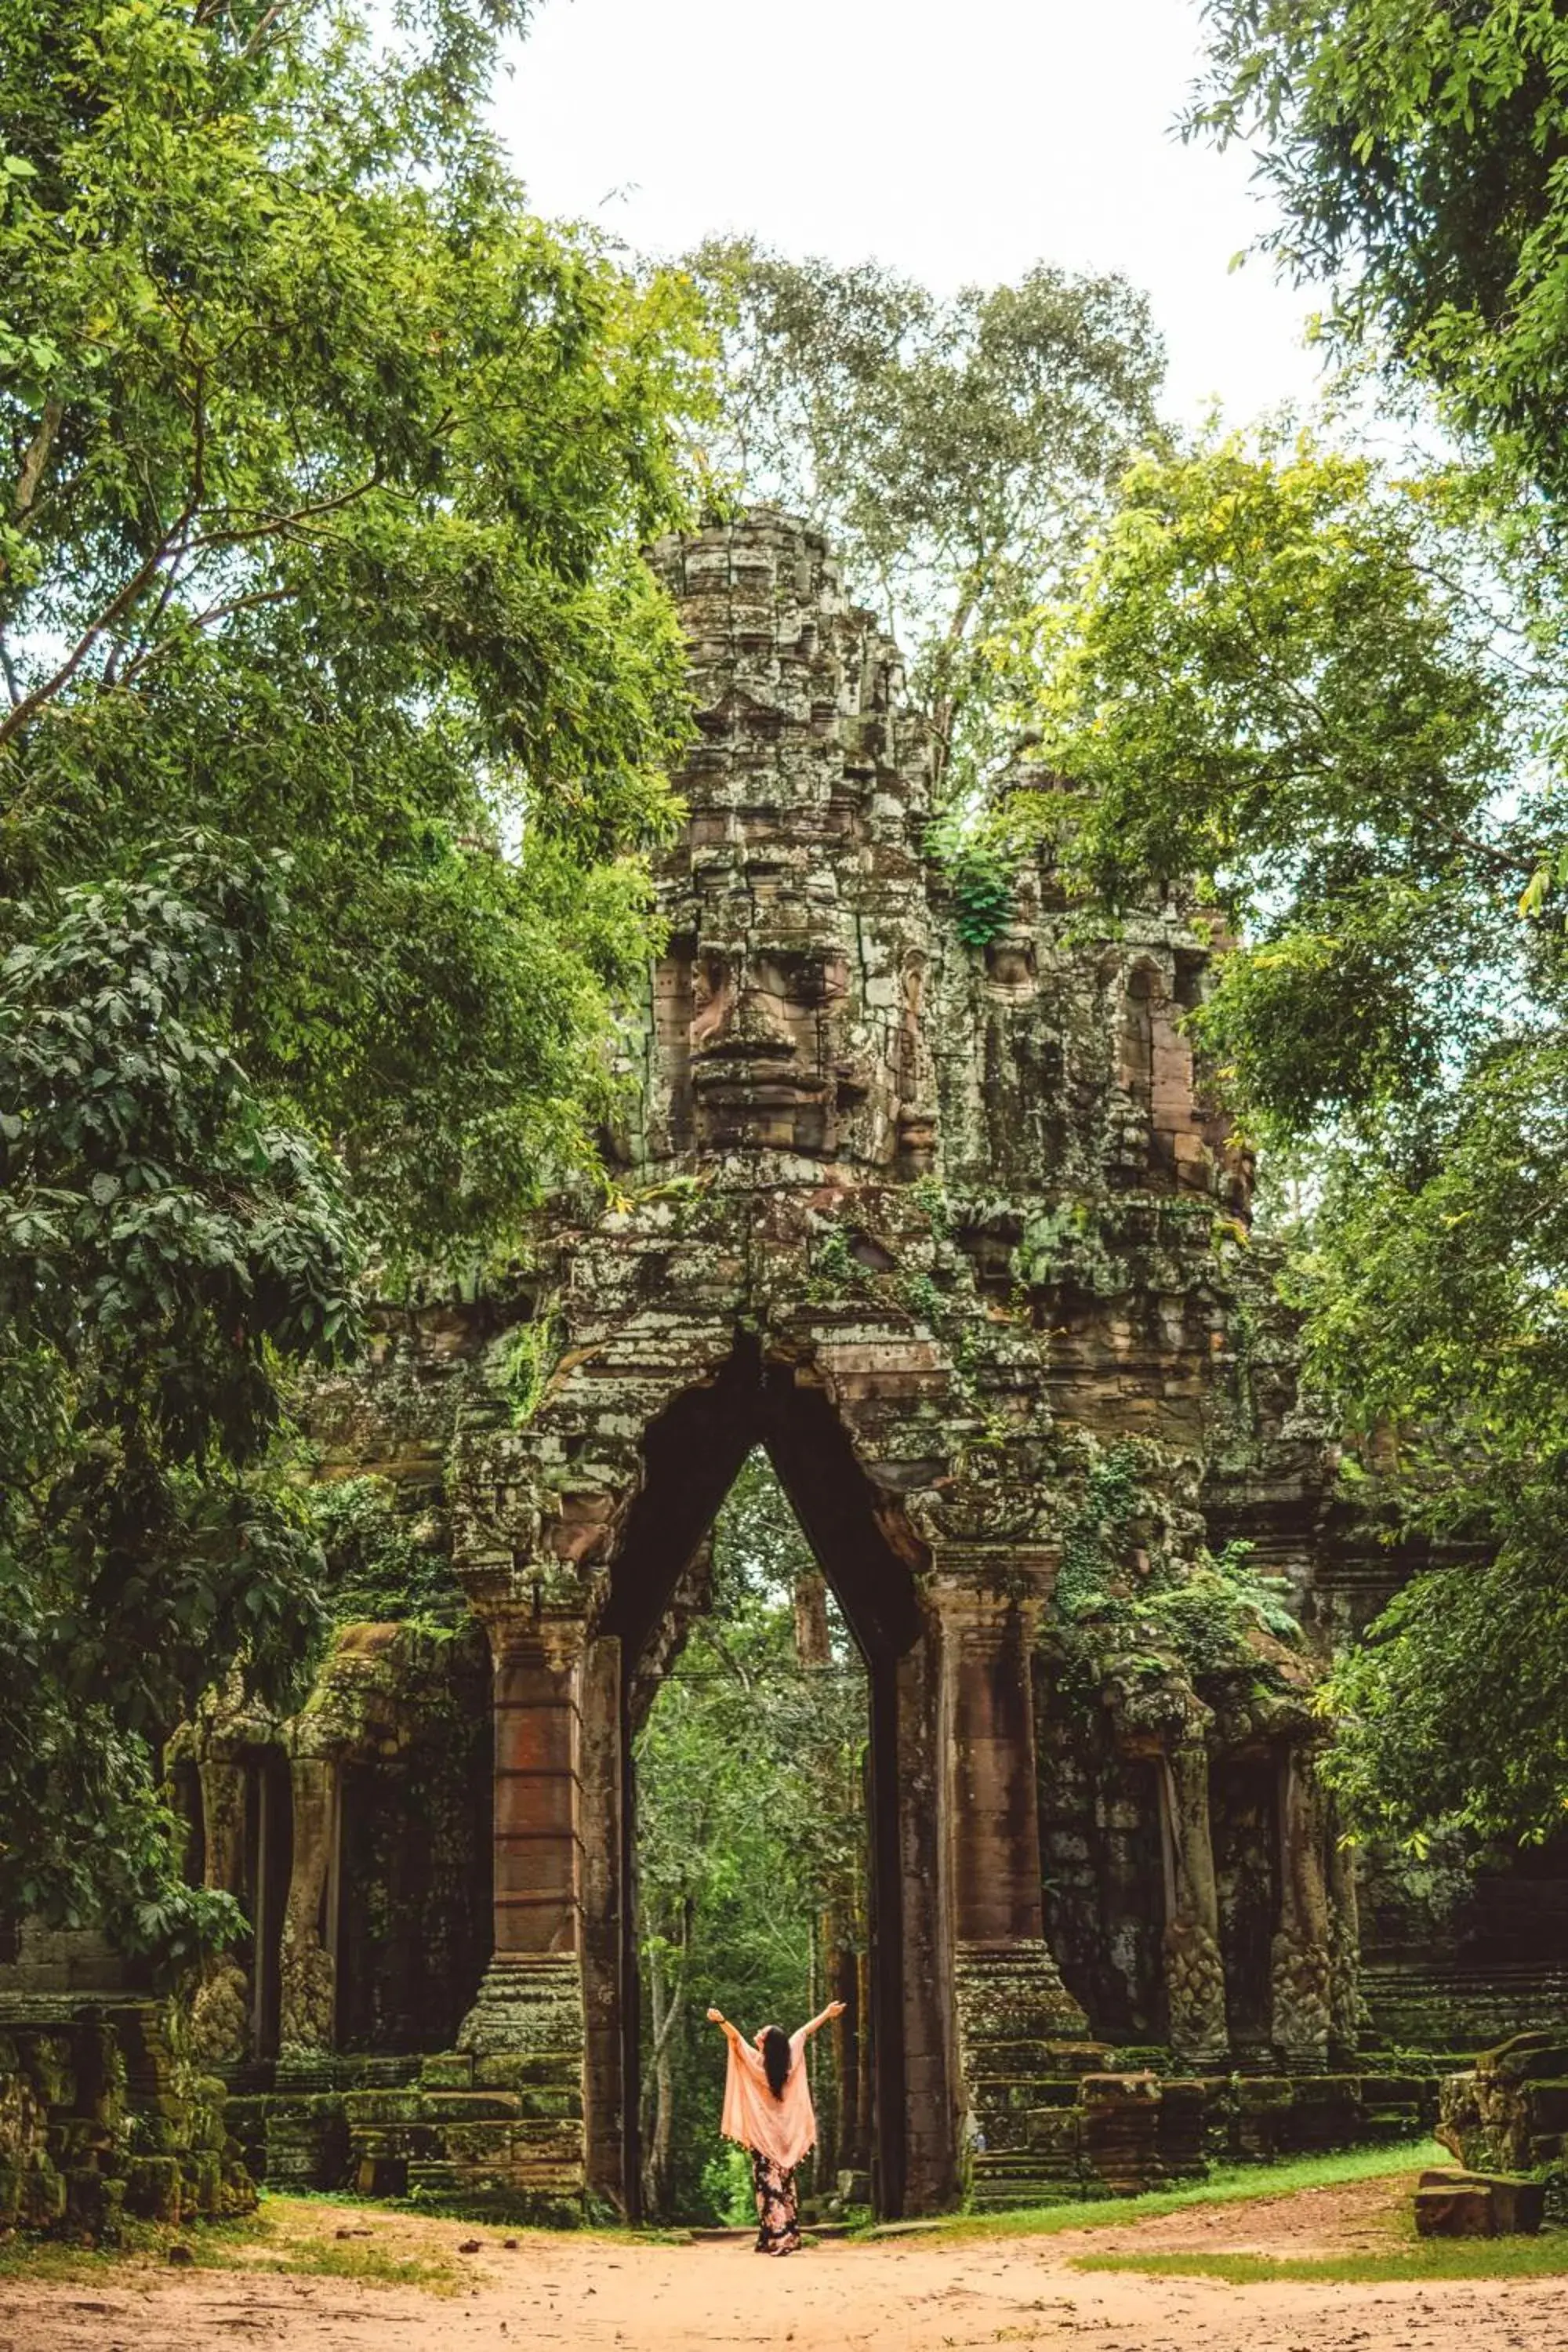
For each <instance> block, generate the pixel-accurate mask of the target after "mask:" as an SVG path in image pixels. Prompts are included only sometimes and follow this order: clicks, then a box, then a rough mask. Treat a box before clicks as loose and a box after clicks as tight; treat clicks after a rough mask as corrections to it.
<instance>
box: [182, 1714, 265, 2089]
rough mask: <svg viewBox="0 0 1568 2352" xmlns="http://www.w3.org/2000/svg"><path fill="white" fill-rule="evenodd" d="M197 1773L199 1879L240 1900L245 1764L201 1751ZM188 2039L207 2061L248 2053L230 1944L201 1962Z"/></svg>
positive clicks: (243, 1994)
mask: <svg viewBox="0 0 1568 2352" xmlns="http://www.w3.org/2000/svg"><path fill="white" fill-rule="evenodd" d="M196 1777H197V1780H198V1781H199V1782H200V1786H201V1801H202V1836H203V1841H204V1847H205V1864H204V1867H203V1871H202V1884H203V1885H205V1886H209V1887H211V1888H213V1889H214V1890H215V1891H216V1893H218V1894H222V1895H233V1896H234V1898H235V1900H236V1902H237V1903H244V1902H245V1901H246V1900H247V1895H248V1891H249V1890H248V1885H247V1880H248V1870H247V1861H248V1857H247V1853H246V1838H245V1815H246V1774H245V1765H244V1763H243V1761H241V1760H238V1759H233V1758H229V1757H221V1756H211V1755H209V1756H204V1757H203V1758H202V1759H201V1761H200V1763H199V1764H198V1766H197V1768H196ZM191 2042H192V2047H193V2049H194V2051H195V2054H196V2056H197V2057H198V2058H199V2059H200V2060H201V2061H202V2063H203V2064H204V2065H207V2066H224V2065H236V2064H237V2063H239V2061H240V2060H241V2059H243V2058H246V2057H247V2056H248V2055H249V2054H250V2044H251V2018H250V1979H249V1977H248V1976H247V1972H246V1970H245V1969H243V1968H242V1967H241V1966H240V1964H239V1961H238V1960H237V1958H236V1957H235V1955H234V1952H233V1950H232V1949H230V1950H229V1951H226V1952H224V1953H222V1954H220V1955H219V1957H218V1958H216V1959H215V1960H209V1961H207V1962H206V1963H205V1965H204V1968H203V1971H202V1981H201V1983H200V1984H199V1985H198V1986H197V1988H196V1992H195V1999H194V2000H193V2001H192V2004H191Z"/></svg>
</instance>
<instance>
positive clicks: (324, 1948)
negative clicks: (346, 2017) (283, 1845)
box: [278, 1756, 340, 2057]
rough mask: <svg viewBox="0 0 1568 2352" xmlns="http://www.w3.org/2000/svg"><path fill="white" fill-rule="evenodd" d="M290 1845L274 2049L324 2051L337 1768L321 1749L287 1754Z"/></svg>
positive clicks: (329, 2006) (332, 2021)
mask: <svg viewBox="0 0 1568 2352" xmlns="http://www.w3.org/2000/svg"><path fill="white" fill-rule="evenodd" d="M289 1793H290V1796H291V1799H292V1802H293V1815H294V1846H293V1856H292V1861H291V1863H290V1865H289V1899H288V1901H287V1903H286V1904H285V1906H284V1911H283V1936H282V1943H281V1947H280V1949H279V1963H278V1969H279V1986H280V1992H281V2008H280V2016H279V2032H278V2039H279V2045H280V2048H281V2051H282V2053H284V2054H285V2055H287V2056H290V2057H293V2056H299V2055H301V2054H303V2053H316V2052H319V2051H327V2050H331V2048H332V2046H333V2044H334V2042H335V2041H336V2038H337V2035H336V2024H337V1958H336V1954H335V1953H334V1952H333V1950H332V1948H331V1937H330V1934H329V1933H328V1927H329V1921H330V1917H331V1911H332V1908H333V1905H332V1900H331V1893H332V1882H333V1880H334V1879H335V1877H336V1874H337V1862H338V1830H339V1818H340V1801H339V1800H340V1773H339V1769H338V1766H337V1763H336V1761H335V1760H334V1759H331V1758H330V1757H325V1756H294V1757H290V1759H289Z"/></svg>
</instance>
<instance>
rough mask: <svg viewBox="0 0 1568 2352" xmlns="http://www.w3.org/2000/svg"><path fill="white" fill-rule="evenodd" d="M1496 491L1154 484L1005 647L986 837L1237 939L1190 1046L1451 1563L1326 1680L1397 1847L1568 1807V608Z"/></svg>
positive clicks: (1131, 482)
mask: <svg viewBox="0 0 1568 2352" xmlns="http://www.w3.org/2000/svg"><path fill="white" fill-rule="evenodd" d="M1485 492H1486V486H1484V485H1483V486H1479V485H1478V484H1476V483H1475V482H1474V481H1473V480H1470V479H1468V478H1463V477H1446V478H1427V479H1415V478H1409V479H1401V478H1394V477H1393V476H1392V475H1390V474H1388V473H1387V472H1385V471H1383V470H1381V469H1380V468H1379V467H1376V466H1374V465H1373V464H1371V463H1370V462H1368V461H1367V460H1365V459H1363V458H1359V457H1345V456H1343V455H1341V454H1338V453H1335V452H1332V451H1328V450H1324V449H1321V448H1320V447H1318V446H1315V445H1313V444H1312V443H1311V442H1310V441H1309V440H1305V439H1303V440H1300V441H1298V442H1296V443H1289V442H1280V441H1268V440H1265V441H1264V442H1263V444H1262V445H1261V446H1258V447H1257V448H1248V447H1247V446H1244V445H1243V444H1242V443H1240V442H1239V441H1237V440H1235V439H1232V440H1228V441H1221V442H1216V443H1214V444H1211V445H1210V446H1206V447H1205V448H1203V449H1200V450H1199V451H1197V452H1196V453H1194V454H1193V455H1191V456H1189V457H1183V458H1179V459H1174V460H1163V461H1161V460H1150V461H1148V462H1146V463H1144V464H1143V465H1142V466H1140V467H1136V468H1135V469H1134V470H1133V472H1132V473H1131V476H1130V477H1129V479H1128V482H1127V484H1126V486H1125V488H1124V493H1123V501H1122V505H1121V509H1120V510H1119V512H1118V514H1117V516H1116V518H1115V520H1114V521H1113V523H1112V524H1111V526H1110V530H1108V531H1107V533H1106V535H1105V537H1104V540H1103V541H1102V543H1101V544H1100V547H1099V549H1098V550H1097V551H1096V552H1095V554H1094V556H1093V558H1092V560H1091V562H1089V565H1088V567H1087V568H1086V571H1085V572H1084V575H1083V579H1082V582H1081V584H1080V589H1079V593H1078V595H1077V596H1076V597H1075V598H1074V599H1073V600H1072V601H1071V602H1069V603H1068V604H1066V605H1065V606H1064V607H1061V608H1058V609H1057V610H1056V611H1054V612H1052V613H1050V614H1047V615H1046V616H1045V617H1044V618H1043V620H1042V622H1041V624H1040V627H1039V631H1038V634H1037V636H1036V638H1035V639H1034V640H1033V642H1032V644H1031V646H1030V647H1029V649H1028V652H1027V655H1026V656H1025V657H1022V674H1023V675H1025V676H1026V677H1032V678H1033V679H1034V681H1035V688H1034V695H1033V699H1032V702H1031V703H1030V706H1029V707H1030V708H1031V709H1032V710H1033V711H1034V713H1035V715H1036V718H1037V723H1038V725H1039V727H1040V730H1041V733H1042V737H1043V743H1042V754H1043V757H1044V758H1045V760H1046V761H1047V765H1048V766H1049V767H1050V768H1052V769H1054V771H1055V772H1056V773H1057V774H1058V776H1059V778H1060V779H1061V780H1062V783H1063V786H1064V789H1063V790H1061V791H1059V792H1056V793H1046V794H1043V795H1040V796H1038V797H1037V799H1036V800H1035V801H1034V802H1033V803H1030V802H1029V801H1028V800H1026V799H1024V800H1021V801H1019V802H1018V803H1017V804H1016V805H1015V806H1014V807H1013V808H1012V809H1010V810H1008V811H1005V812H1004V813H1003V814H1002V816H1001V817H1000V818H999V819H998V824H1000V825H1001V826H1002V827H1003V828H1004V829H1005V827H1006V826H1009V825H1010V826H1012V827H1013V828H1015V829H1016V831H1019V832H1026V831H1028V830H1030V829H1033V831H1035V832H1036V833H1040V832H1046V833H1048V834H1050V835H1052V836H1053V837H1055V838H1057V839H1058V840H1059V841H1060V843H1061V844H1062V850H1063V856H1064V857H1065V859H1066V861H1067V863H1068V866H1069V869H1070V870H1072V871H1074V872H1076V874H1077V877H1078V880H1079V887H1081V888H1082V889H1084V890H1085V891H1086V892H1092V893H1093V894H1095V895H1097V896H1099V897H1100V898H1109V899H1110V901H1111V902H1112V904H1113V905H1114V904H1116V903H1118V902H1121V903H1125V901H1126V900H1127V899H1128V898H1129V897H1130V896H1132V895H1135V894H1138V893H1142V892H1147V891H1148V890H1149V888H1150V887H1155V888H1158V887H1160V885H1159V881H1158V877H1161V876H1166V877H1182V876H1184V875H1187V874H1190V873H1197V874H1198V875H1200V876H1201V877H1203V879H1204V881H1205V883H1206V885H1207V887H1209V888H1210V890H1211V891H1212V892H1213V893H1214V894H1215V898H1216V899H1217V901H1218V906H1219V908H1220V909H1222V910H1223V912H1224V915H1225V916H1226V919H1227V921H1228V923H1229V924H1230V925H1231V926H1233V927H1235V929H1237V932H1238V933H1239V939H1238V940H1237V942H1236V943H1233V944H1232V945H1231V946H1230V948H1229V950H1228V951H1227V952H1226V954H1225V955H1224V957H1223V959H1222V961H1221V964H1220V967H1219V979H1218V984H1217V987H1216V988H1215V992H1214V993H1213V995H1212V996H1211V998H1210V1000H1209V1001H1208V1002H1207V1003H1205V1005H1204V1006H1203V1007H1202V1008H1201V1009H1200V1011H1199V1012H1198V1013H1197V1014H1196V1016H1195V1021H1194V1026H1195V1029H1196V1031H1197V1033H1198V1034H1199V1036H1200V1038H1201V1039H1202V1040H1203V1042H1204V1043H1205V1045H1206V1046H1207V1048H1208V1049H1209V1051H1210V1052H1211V1053H1212V1054H1213V1055H1214V1056H1215V1059H1216V1060H1217V1062H1218V1063H1219V1064H1220V1065H1221V1066H1222V1067H1223V1068H1224V1069H1225V1071H1226V1074H1227V1076H1228V1082H1229V1085H1230V1087H1231V1090H1232V1093H1233V1096H1234V1098H1235V1100H1236V1102H1237V1107H1238V1109H1239V1111H1240V1113H1241V1115H1242V1117H1243V1118H1244V1119H1245V1120H1246V1121H1247V1124H1248V1125H1249V1126H1250V1128H1251V1129H1252V1131H1253V1132H1254V1134H1255V1135H1257V1136H1258V1137H1259V1138H1260V1139H1262V1140H1263V1141H1264V1142H1265V1143H1266V1144H1268V1145H1270V1146H1272V1148H1273V1149H1274V1150H1275V1152H1276V1153H1277V1154H1279V1155H1283V1156H1284V1157H1285V1158H1286V1160H1287V1162H1289V1159H1290V1158H1291V1156H1292V1155H1293V1156H1295V1158H1296V1159H1297V1160H1298V1161H1300V1160H1302V1159H1304V1160H1306V1162H1307V1164H1308V1166H1309V1168H1310V1176H1311V1184H1310V1193H1311V1195H1312V1197H1313V1199H1314V1200H1315V1207H1314V1209H1313V1212H1312V1213H1311V1215H1310V1218H1309V1219H1307V1220H1306V1221H1305V1222H1304V1223H1302V1224H1301V1225H1300V1226H1299V1227H1298V1228H1297V1229H1296V1230H1295V1231H1294V1232H1293V1233H1292V1234H1290V1236H1289V1239H1290V1240H1291V1243H1292V1244H1293V1247H1292V1255H1291V1260H1290V1264H1289V1270H1288V1274H1287V1276H1286V1279H1287V1283H1288V1286H1289V1289H1290V1291H1291V1293H1292V1295H1293V1296H1294V1297H1295V1298H1296V1299H1297V1300H1298V1302H1299V1303H1300V1305H1301V1306H1302V1307H1303V1308H1304V1309H1305V1312H1306V1318H1307V1320H1306V1334H1307V1341H1308V1350H1309V1368H1310V1373H1311V1374H1312V1376H1313V1377H1314V1378H1315V1379H1316V1380H1317V1381H1319V1382H1320V1383H1321V1384H1322V1385H1323V1386H1324V1387H1325V1388H1326V1389H1327V1390H1328V1391H1330V1392H1331V1394H1332V1395H1333V1396H1334V1397H1335V1398H1336V1399H1337V1400H1338V1402H1339V1403H1340V1405H1341V1407H1342V1410H1343V1412H1344V1413H1345V1415H1346V1418H1347V1423H1348V1424H1349V1427H1350V1429H1351V1431H1352V1433H1356V1432H1359V1433H1360V1434H1361V1436H1362V1437H1363V1439H1368V1440H1370V1437H1371V1435H1372V1433H1373V1430H1374V1429H1376V1428H1378V1427H1379V1425H1381V1429H1382V1443H1381V1444H1380V1447H1379V1449H1378V1451H1379V1452H1380V1453H1384V1452H1386V1448H1387V1445H1388V1444H1389V1443H1393V1444H1395V1445H1396V1446H1397V1449H1398V1453H1399V1471H1400V1475H1399V1477H1398V1479H1397V1480H1396V1481H1395V1482H1394V1490H1393V1492H1392V1494H1391V1495H1389V1496H1386V1497H1384V1500H1385V1503H1386V1506H1387V1507H1388V1509H1389V1510H1390V1512H1391V1513H1393V1514H1394V1516H1395V1521H1396V1524H1403V1525H1404V1526H1405V1527H1406V1528H1415V1529H1416V1530H1418V1531H1423V1532H1425V1533H1426V1535H1428V1536H1430V1537H1434V1538H1442V1539H1443V1543H1444V1545H1445V1546H1447V1548H1449V1549H1453V1548H1455V1547H1458V1549H1459V1558H1460V1560H1461V1564H1460V1565H1459V1566H1457V1567H1455V1568H1453V1569H1449V1570H1441V1571H1434V1573H1433V1574H1431V1575H1429V1576H1427V1577H1426V1578H1424V1579H1422V1580H1419V1581H1418V1582H1417V1583H1415V1585H1413V1586H1412V1587H1411V1588H1410V1589H1409V1590H1408V1591H1406V1592H1405V1594H1404V1595H1403V1596H1402V1598H1401V1600H1400V1601H1399V1602H1398V1603H1397V1604H1396V1605H1395V1607H1394V1610H1393V1611H1392V1612H1390V1614H1389V1616H1388V1618H1387V1619H1386V1620H1385V1621H1384V1622H1383V1623H1382V1624H1381V1625H1380V1626H1379V1627H1378V1628H1376V1629H1374V1633H1373V1641H1372V1643H1371V1646H1370V1647H1369V1648H1368V1649H1367V1650H1366V1651H1365V1652H1363V1654H1360V1655H1359V1656H1357V1657H1354V1658H1352V1659H1351V1660H1350V1661H1348V1662H1347V1663H1346V1664H1344V1665H1343V1666H1342V1669H1341V1673H1340V1677H1339V1680H1338V1683H1337V1685H1336V1689H1335V1696H1336V1697H1337V1700H1338V1702H1339V1704H1340V1706H1341V1708H1342V1721H1341V1725H1340V1729H1339V1744H1338V1748H1337V1752H1336V1758H1335V1759H1334V1760H1333V1762H1332V1763H1331V1768H1330V1769H1331V1774H1332V1775H1333V1776H1334V1777H1336V1778H1337V1780H1338V1781H1339V1785H1340V1786H1341V1788H1342V1790H1343V1791H1344V1792H1345V1794H1346V1796H1347V1798H1348V1799H1349V1800H1351V1801H1352V1803H1353V1804H1354V1806H1355V1808H1356V1809H1357V1811H1358V1812H1359V1815H1360V1817H1361V1819H1362V1820H1363V1822H1375V1823H1377V1824H1378V1825H1380V1826H1382V1827H1384V1828H1391V1829H1393V1830H1394V1831H1396V1832H1399V1833H1400V1834H1402V1835H1406V1836H1409V1835H1419V1834H1421V1833H1423V1832H1425V1831H1426V1830H1427V1829H1429V1828H1430V1827H1431V1826H1432V1825H1433V1824H1434V1823H1435V1822H1436V1821H1437V1820H1439V1819H1442V1818H1452V1817H1455V1816H1458V1817H1459V1818H1461V1819H1463V1820H1464V1821H1465V1822H1466V1823H1467V1824H1468V1826H1469V1827H1470V1828H1471V1829H1473V1830H1477V1831H1488V1832H1492V1831H1506V1832H1510V1833H1512V1834H1516V1835H1517V1834H1541V1833H1543V1832H1544V1831H1545V1830H1546V1829H1547V1828H1548V1827H1550V1826H1552V1825H1554V1824H1555V1823H1556V1822H1559V1821H1560V1820H1561V1816H1562V1810H1563V1803H1564V1801H1568V1640H1565V1639H1564V1627H1563V1611H1562V1601H1561V1582H1562V1574H1561V1569H1562V1546H1561V1536H1560V1525H1561V1516H1562V1495H1563V1485H1564V1481H1565V1479H1568V1418H1565V1416H1564V1412H1563V1396H1564V1393H1565V1392H1568V1391H1565V1388H1564V1373H1565V1371H1568V1358H1565V1355H1564V1349H1565V1346H1568V1323H1565V1319H1564V1308H1565V1305H1568V1194H1565V1192H1564V1188H1563V1182H1562V1175H1561V1171H1562V1166H1563V1147H1564V1144H1565V1143H1568V987H1565V983H1568V959H1565V956H1564V935H1563V922H1562V915H1561V909H1560V907H1559V904H1558V900H1557V898H1556V895H1555V894H1556V892H1557V889H1558V887H1559V881H1558V877H1561V876H1562V875H1563V872H1564V863H1563V860H1564V850H1565V846H1568V844H1565V839H1564V834H1563V823H1562V815H1561V798H1560V786H1559V784H1558V781H1557V772H1558V751H1559V745H1560V743H1561V740H1562V730H1563V700H1562V687H1561V679H1562V676H1563V660H1562V650H1563V646H1562V628H1563V612H1562V608H1561V605H1560V604H1558V603H1557V602H1556V601H1555V600H1554V593H1553V590H1552V572H1551V569H1550V567H1549V566H1545V565H1542V563H1541V562H1540V561H1539V558H1538V553H1537V551H1536V549H1535V545H1534V541H1533V540H1532V538H1531V530H1532V527H1533V521H1534V518H1533V515H1532V513H1531V509H1530V508H1529V506H1528V504H1526V505H1525V506H1524V507H1523V509H1519V508H1514V507H1508V506H1501V507H1500V506H1498V505H1496V504H1489V502H1488V498H1487V495H1486V494H1485ZM1151 877H1153V879H1152V880H1151ZM1355 1471H1356V1462H1355V1459H1354V1457H1353V1455H1352V1463H1351V1467H1350V1473H1349V1475H1352V1477H1353V1476H1354V1475H1355ZM1477 1559H1489V1561H1490V1563H1491V1564H1490V1565H1489V1566H1488V1567H1486V1568H1484V1569H1482V1570H1478V1569H1477V1568H1476V1567H1475V1564H1474V1563H1475V1562H1476V1560H1477ZM1466 1561H1468V1563H1469V1564H1468V1565H1465V1564H1463V1563H1464V1562H1466ZM1527 1636H1528V1644H1529V1648H1528V1655H1527V1656H1526V1657H1524V1658H1521V1656H1520V1654H1519V1651H1518V1645H1519V1643H1521V1641H1522V1640H1525V1639H1526V1637H1527Z"/></svg>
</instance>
